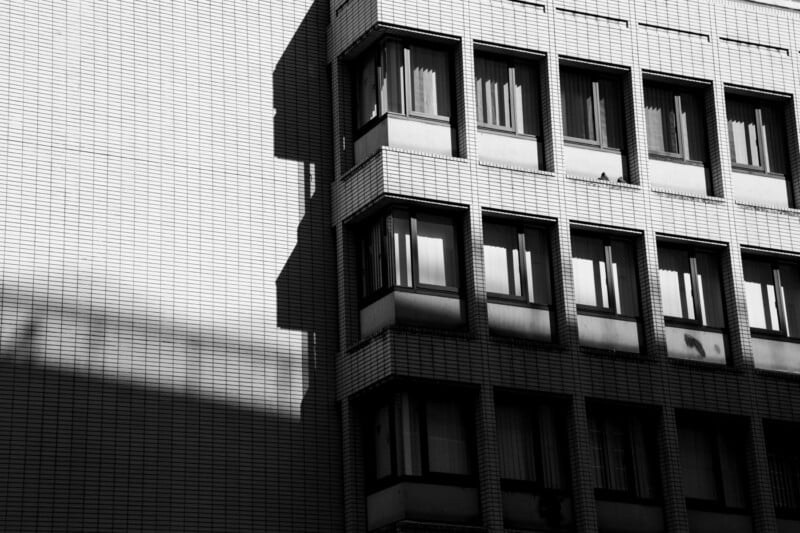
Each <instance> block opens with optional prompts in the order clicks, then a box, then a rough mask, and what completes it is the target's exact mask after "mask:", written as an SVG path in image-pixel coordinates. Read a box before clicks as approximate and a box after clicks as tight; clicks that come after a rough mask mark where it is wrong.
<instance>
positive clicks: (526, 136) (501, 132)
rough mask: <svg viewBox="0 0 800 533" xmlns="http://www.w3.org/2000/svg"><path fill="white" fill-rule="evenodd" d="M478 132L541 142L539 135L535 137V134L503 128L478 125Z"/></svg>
mask: <svg viewBox="0 0 800 533" xmlns="http://www.w3.org/2000/svg"><path fill="white" fill-rule="evenodd" d="M478 131H483V132H486V133H494V134H497V135H505V136H507V137H522V138H524V139H529V140H531V141H541V140H543V139H542V138H541V137H542V136H541V135H537V134H535V133H518V132H516V131H514V130H512V129H510V128H509V129H505V128H496V127H493V126H487V125H485V124H478Z"/></svg>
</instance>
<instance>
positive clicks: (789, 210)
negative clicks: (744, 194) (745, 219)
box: [736, 200, 800, 215]
mask: <svg viewBox="0 0 800 533" xmlns="http://www.w3.org/2000/svg"><path fill="white" fill-rule="evenodd" d="M736 205H738V206H741V207H744V208H749V209H755V210H757V211H772V212H774V213H783V214H787V215H800V209H798V208H796V207H781V206H779V205H775V204H761V203H756V202H746V201H742V200H736Z"/></svg>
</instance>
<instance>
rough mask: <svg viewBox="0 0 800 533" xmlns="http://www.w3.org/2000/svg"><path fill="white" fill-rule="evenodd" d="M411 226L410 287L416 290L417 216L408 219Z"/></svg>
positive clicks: (417, 259) (417, 283)
mask: <svg viewBox="0 0 800 533" xmlns="http://www.w3.org/2000/svg"><path fill="white" fill-rule="evenodd" d="M408 218H409V222H410V224H409V225H410V226H411V285H412V286H413V287H414V288H417V286H418V285H419V256H418V251H417V216H416V215H411V216H409V217H408Z"/></svg>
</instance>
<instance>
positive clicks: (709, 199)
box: [650, 187, 725, 205]
mask: <svg viewBox="0 0 800 533" xmlns="http://www.w3.org/2000/svg"><path fill="white" fill-rule="evenodd" d="M650 189H651V190H652V191H653V192H656V193H658V194H663V195H665V196H675V197H678V198H685V199H689V200H694V201H697V202H703V203H709V204H716V205H719V204H723V203H725V198H721V197H719V196H709V195H707V194H706V195H699V194H692V193H688V192H682V191H675V190H672V189H665V188H662V187H651V188H650Z"/></svg>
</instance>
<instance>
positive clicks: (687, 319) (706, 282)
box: [658, 246, 725, 328]
mask: <svg viewBox="0 0 800 533" xmlns="http://www.w3.org/2000/svg"><path fill="white" fill-rule="evenodd" d="M658 268H659V277H660V280H661V300H662V305H663V309H664V316H665V317H667V318H670V319H672V320H675V321H678V322H684V323H689V324H693V325H695V326H704V327H710V328H724V327H725V313H724V308H723V303H722V278H721V276H720V266H719V257H718V255H717V254H715V253H713V252H706V251H700V250H695V249H693V248H677V247H671V246H659V248H658Z"/></svg>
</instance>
